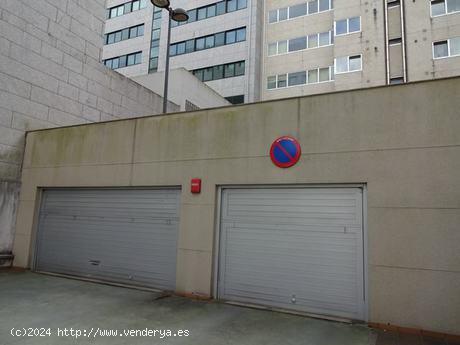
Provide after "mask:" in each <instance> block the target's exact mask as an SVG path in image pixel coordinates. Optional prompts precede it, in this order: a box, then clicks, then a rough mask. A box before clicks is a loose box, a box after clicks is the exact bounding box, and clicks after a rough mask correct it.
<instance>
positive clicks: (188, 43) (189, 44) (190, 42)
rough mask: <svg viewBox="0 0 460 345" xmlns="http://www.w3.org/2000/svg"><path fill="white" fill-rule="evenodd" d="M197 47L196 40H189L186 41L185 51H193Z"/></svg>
mask: <svg viewBox="0 0 460 345" xmlns="http://www.w3.org/2000/svg"><path fill="white" fill-rule="evenodd" d="M194 49H195V41H194V40H188V41H186V42H185V53H191V52H193V51H194Z"/></svg>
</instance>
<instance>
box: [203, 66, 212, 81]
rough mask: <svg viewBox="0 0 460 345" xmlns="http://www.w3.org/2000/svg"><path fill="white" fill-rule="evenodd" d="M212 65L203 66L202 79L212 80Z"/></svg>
mask: <svg viewBox="0 0 460 345" xmlns="http://www.w3.org/2000/svg"><path fill="white" fill-rule="evenodd" d="M212 70H213V69H212V67H209V68H205V69H204V70H203V81H210V80H212V79H213V78H212Z"/></svg>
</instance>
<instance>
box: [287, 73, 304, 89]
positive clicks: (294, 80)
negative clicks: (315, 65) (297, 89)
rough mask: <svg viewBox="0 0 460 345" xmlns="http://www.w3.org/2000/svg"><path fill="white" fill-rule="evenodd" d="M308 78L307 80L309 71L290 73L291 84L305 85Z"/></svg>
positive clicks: (289, 82) (289, 80) (289, 83)
mask: <svg viewBox="0 0 460 345" xmlns="http://www.w3.org/2000/svg"><path fill="white" fill-rule="evenodd" d="M306 80H307V73H306V72H305V71H302V72H295V73H289V74H288V85H289V86H295V85H304V84H306Z"/></svg>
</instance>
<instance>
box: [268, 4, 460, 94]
mask: <svg viewBox="0 0 460 345" xmlns="http://www.w3.org/2000/svg"><path fill="white" fill-rule="evenodd" d="M264 17H265V18H264V20H265V22H264V49H263V73H262V75H263V82H262V83H261V84H262V85H263V86H262V91H261V94H262V99H276V98H283V97H292V96H301V95H308V94H317V93H324V92H331V91H339V90H345V89H352V88H365V87H370V86H378V85H386V84H396V83H404V82H410V81H418V80H425V79H436V78H442V77H449V76H456V75H459V74H460V0H434V1H416V0H413V1H407V0H384V1H381V0H369V1H361V0H310V1H299V0H267V1H265V8H264Z"/></svg>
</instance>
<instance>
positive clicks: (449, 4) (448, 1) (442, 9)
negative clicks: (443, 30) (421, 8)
mask: <svg viewBox="0 0 460 345" xmlns="http://www.w3.org/2000/svg"><path fill="white" fill-rule="evenodd" d="M455 12H460V0H433V1H431V16H432V17H436V16H442V15H445V14H449V13H455Z"/></svg>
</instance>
